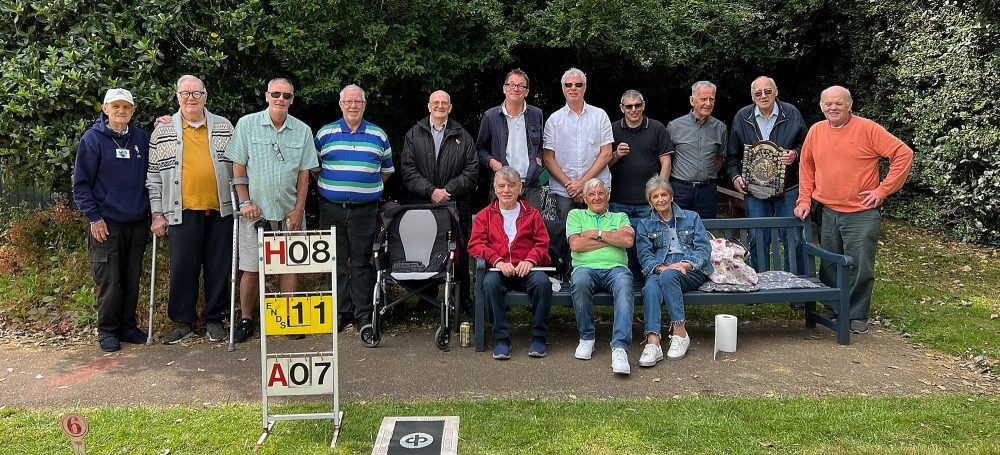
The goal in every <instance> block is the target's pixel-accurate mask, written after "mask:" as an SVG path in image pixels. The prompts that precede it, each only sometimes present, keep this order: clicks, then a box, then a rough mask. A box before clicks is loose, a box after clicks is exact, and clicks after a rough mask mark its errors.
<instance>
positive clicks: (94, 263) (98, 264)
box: [73, 88, 149, 352]
mask: <svg viewBox="0 0 1000 455" xmlns="http://www.w3.org/2000/svg"><path fill="white" fill-rule="evenodd" d="M134 112H135V100H134V99H133V98H132V94H131V93H129V91H128V90H125V89H121V88H113V89H111V90H108V91H107V93H105V94H104V103H103V104H102V105H101V115H100V116H99V117H98V118H97V120H96V121H95V122H94V126H92V127H91V128H90V129H89V130H87V132H85V133H83V138H81V139H80V148H79V151H77V153H76V162H75V164H74V166H73V200H74V201H75V202H76V206H77V207H78V208H79V209H80V212H82V213H83V214H84V216H86V217H87V220H89V221H90V232H89V233H90V235H89V236H88V237H87V244H88V248H87V250H88V253H87V257H88V259H89V261H90V267H91V271H92V273H93V275H94V282H95V284H96V286H97V341H98V344H99V345H100V347H101V350H102V351H104V352H114V351H117V350H119V349H121V344H120V342H119V340H120V341H124V342H126V343H143V342H145V341H146V336H147V335H146V333H145V332H143V331H142V330H140V329H139V327H138V325H137V324H136V320H135V308H136V306H137V305H138V302H139V277H140V275H141V274H142V255H143V254H144V253H145V252H146V239H147V237H148V235H149V233H148V232H149V231H148V229H149V195H148V194H147V193H146V186H145V185H146V167H147V166H148V165H149V133H147V132H146V131H145V130H143V129H142V128H137V127H135V126H133V125H130V124H129V122H130V121H131V120H132V114H133V113H134Z"/></svg>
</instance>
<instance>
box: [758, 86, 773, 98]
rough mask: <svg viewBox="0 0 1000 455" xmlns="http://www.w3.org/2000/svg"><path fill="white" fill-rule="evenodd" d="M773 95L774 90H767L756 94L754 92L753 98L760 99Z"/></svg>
mask: <svg viewBox="0 0 1000 455" xmlns="http://www.w3.org/2000/svg"><path fill="white" fill-rule="evenodd" d="M772 93H774V90H771V89H769V88H766V89H764V90H757V91H756V92H753V97H754V98H760V97H762V96H771V94H772Z"/></svg>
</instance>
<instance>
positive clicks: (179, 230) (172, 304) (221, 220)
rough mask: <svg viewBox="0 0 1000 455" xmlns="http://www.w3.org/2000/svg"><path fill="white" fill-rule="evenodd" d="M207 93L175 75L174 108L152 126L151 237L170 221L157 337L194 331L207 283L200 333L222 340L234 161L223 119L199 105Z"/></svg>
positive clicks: (170, 338)
mask: <svg viewBox="0 0 1000 455" xmlns="http://www.w3.org/2000/svg"><path fill="white" fill-rule="evenodd" d="M207 100H208V91H206V90H205V84H204V83H203V82H202V81H201V79H198V78H197V77H194V76H191V75H184V76H181V78H180V79H178V80H177V103H178V104H180V110H179V111H178V112H177V113H176V114H174V115H173V116H172V117H171V120H170V122H169V123H163V124H159V125H157V126H156V129H154V130H153V134H152V137H151V138H150V141H149V172H148V173H147V174H146V188H147V189H148V190H149V204H150V206H151V208H152V210H153V224H152V227H151V230H152V231H153V234H155V235H157V236H163V235H164V234H166V233H167V226H168V225H169V226H170V298H169V301H168V303H167V313H168V315H169V317H170V320H171V321H173V322H174V329H173V330H172V331H171V332H170V333H168V334H167V335H166V336H165V337H164V338H163V342H164V343H166V344H176V343H178V342H180V341H181V340H183V339H185V338H188V337H191V336H194V334H193V332H192V331H191V324H194V322H195V321H196V320H197V319H198V315H197V313H196V312H195V304H196V303H197V302H198V285H197V283H198V281H199V278H202V277H203V279H204V280H203V281H204V286H205V309H204V313H202V317H203V318H204V319H205V333H206V336H208V339H209V341H222V340H224V339H225V338H226V330H225V329H224V328H223V327H222V316H223V313H224V312H225V309H226V308H227V307H228V304H227V303H228V302H227V301H226V289H227V287H228V285H229V274H230V268H231V267H232V248H233V246H232V237H231V236H232V232H233V202H232V197H231V196H230V191H229V179H231V178H232V176H233V164H232V162H231V161H230V160H229V158H226V157H225V151H226V145H227V144H228V143H229V138H230V137H231V136H232V135H233V124H232V123H229V120H226V119H225V118H222V117H219V116H217V115H215V114H212V113H211V112H209V111H208V109H205V101H207Z"/></svg>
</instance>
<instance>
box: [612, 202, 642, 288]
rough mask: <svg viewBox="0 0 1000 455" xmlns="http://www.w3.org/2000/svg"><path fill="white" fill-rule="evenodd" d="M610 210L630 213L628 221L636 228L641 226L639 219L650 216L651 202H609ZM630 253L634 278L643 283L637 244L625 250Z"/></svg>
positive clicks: (630, 263) (630, 266)
mask: <svg viewBox="0 0 1000 455" xmlns="http://www.w3.org/2000/svg"><path fill="white" fill-rule="evenodd" d="M608 210H610V211H612V212H621V213H624V214H626V215H628V222H629V223H630V224H631V225H632V229H636V228H637V227H638V226H639V220H641V219H643V218H649V210H650V207H649V204H645V203H643V204H627V203H624V202H609V203H608ZM625 252H626V253H627V254H628V269H629V270H631V271H632V279H633V280H634V281H635V282H637V283H639V284H642V282H643V281H645V279H644V277H643V275H642V265H641V264H640V263H639V254H638V253H637V252H636V249H635V245H632V248H629V249H627V250H625Z"/></svg>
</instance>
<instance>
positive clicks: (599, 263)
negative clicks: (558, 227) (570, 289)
mask: <svg viewBox="0 0 1000 455" xmlns="http://www.w3.org/2000/svg"><path fill="white" fill-rule="evenodd" d="M624 226H632V224H631V223H629V220H628V215H626V214H624V213H622V212H612V211H606V212H604V213H602V214H600V215H598V214H597V213H594V212H592V211H591V210H590V209H573V210H570V211H569V214H568V215H566V238H567V239H568V238H569V237H570V236H572V235H577V234H580V233H582V232H584V231H590V230H594V229H597V230H600V231H604V232H610V231H617V230H618V229H620V228H622V227H624ZM570 255H571V256H572V257H573V267H588V268H592V269H611V268H614V267H618V266H624V267H628V256H627V254H626V253H625V248H622V247H618V246H614V245H610V244H609V245H608V246H605V247H604V248H598V249H596V250H593V251H586V252H576V251H574V252H572V253H571V254H570Z"/></svg>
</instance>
